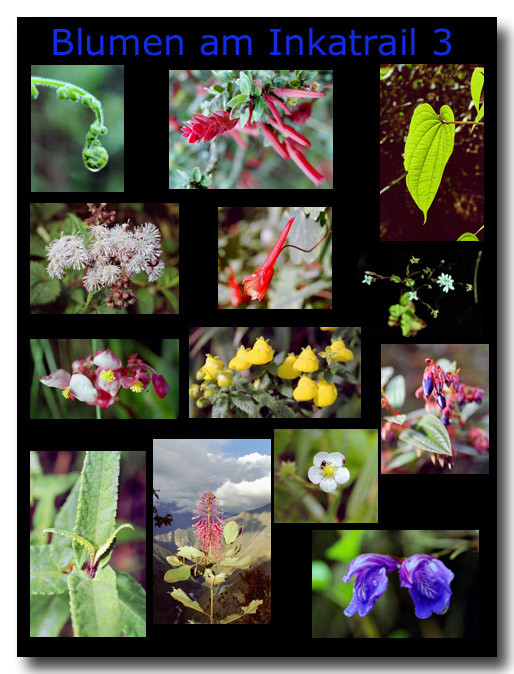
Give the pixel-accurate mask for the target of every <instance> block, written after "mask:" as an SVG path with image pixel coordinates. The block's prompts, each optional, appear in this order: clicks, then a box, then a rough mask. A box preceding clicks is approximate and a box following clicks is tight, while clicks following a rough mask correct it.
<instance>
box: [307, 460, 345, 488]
mask: <svg viewBox="0 0 514 674" xmlns="http://www.w3.org/2000/svg"><path fill="white" fill-rule="evenodd" d="M312 462H313V464H314V465H313V466H311V467H310V468H309V472H308V473H307V476H308V478H309V480H310V481H311V482H313V483H314V484H319V486H320V489H322V490H323V491H325V492H327V493H329V494H330V493H331V492H333V491H335V490H336V489H337V487H338V485H340V484H345V483H346V482H348V480H349V479H350V471H349V470H348V468H345V467H344V463H345V457H344V454H341V452H318V454H316V456H315V457H314V459H313V461H312Z"/></svg>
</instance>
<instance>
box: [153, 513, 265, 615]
mask: <svg viewBox="0 0 514 674" xmlns="http://www.w3.org/2000/svg"><path fill="white" fill-rule="evenodd" d="M231 520H234V521H235V522H236V523H237V524H238V526H240V527H241V526H242V527H243V532H242V534H241V535H240V536H239V537H238V539H237V544H241V553H240V554H241V555H245V556H246V555H248V556H250V557H252V559H253V563H252V566H251V567H250V573H245V571H244V570H240V569H233V570H231V569H230V568H227V567H223V568H221V567H219V568H216V567H215V568H214V571H215V572H216V573H220V572H222V571H223V572H225V573H227V579H226V582H225V583H224V584H223V585H221V586H220V588H219V589H220V591H219V592H218V594H219V595H220V596H219V598H218V600H217V601H215V612H217V611H218V610H220V612H221V615H222V616H224V615H228V614H230V613H238V612H239V610H238V607H239V606H242V605H245V604H247V603H249V601H251V599H261V598H265V596H264V595H265V594H269V593H268V591H267V587H268V586H269V583H270V581H269V575H270V572H271V504H268V505H266V506H263V507H261V508H256V509H255V510H251V511H243V512H241V513H239V514H238V515H233V516H231V517H227V518H226V519H225V522H229V521H231ZM189 522H191V520H190V519H189ZM183 545H193V546H195V545H196V535H195V530H194V529H193V528H192V527H189V528H187V529H174V530H169V531H166V532H163V533H158V534H156V535H154V540H153V577H154V597H153V606H154V618H153V622H154V623H156V624H178V623H184V622H186V621H187V620H188V619H189V618H193V619H194V620H198V618H199V616H200V619H201V617H202V616H201V615H200V614H199V613H195V612H194V611H191V610H190V609H186V608H185V607H184V606H183V605H182V604H180V602H177V601H176V600H175V599H173V597H170V595H169V592H170V591H171V590H172V589H173V588H174V587H175V588H176V589H178V588H180V589H182V590H184V592H185V593H186V594H188V595H189V596H190V597H191V598H193V599H195V600H196V601H198V602H199V603H200V605H201V606H203V607H207V606H208V605H209V600H210V596H209V591H208V590H207V588H206V585H205V583H204V580H203V578H202V577H199V578H190V579H189V580H187V581H180V582H177V583H173V584H170V583H166V582H164V580H163V578H164V574H165V573H166V571H168V570H169V569H170V568H171V566H170V565H169V564H168V562H167V561H166V557H167V556H169V555H172V554H176V552H177V549H178V548H179V547H181V546H183ZM249 583H251V592H252V596H251V597H250V598H248V596H247V595H248V591H249ZM228 587H230V592H224V590H226V589H227V588H228ZM254 587H255V590H254ZM253 592H256V593H257V596H255V595H254V594H253ZM259 593H260V594H261V595H262V596H259ZM263 607H264V604H263V605H262V606H261V608H263ZM258 613H259V612H258ZM256 615H258V614H256Z"/></svg>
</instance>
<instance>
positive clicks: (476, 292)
mask: <svg viewBox="0 0 514 674" xmlns="http://www.w3.org/2000/svg"><path fill="white" fill-rule="evenodd" d="M479 231H480V230H479ZM481 257H482V251H481V250H479V251H478V255H477V261H476V262H475V276H474V277H473V288H474V290H475V304H478V287H477V280H478V266H479V264H480V259H481Z"/></svg>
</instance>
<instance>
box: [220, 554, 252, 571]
mask: <svg viewBox="0 0 514 674" xmlns="http://www.w3.org/2000/svg"><path fill="white" fill-rule="evenodd" d="M252 563H253V559H252V558H251V557H250V556H249V555H243V556H242V557H225V558H224V559H222V560H220V561H219V562H218V566H228V567H232V568H234V569H236V568H237V569H247V568H248V567H249V566H251V565H252Z"/></svg>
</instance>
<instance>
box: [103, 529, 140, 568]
mask: <svg viewBox="0 0 514 674" xmlns="http://www.w3.org/2000/svg"><path fill="white" fill-rule="evenodd" d="M121 529H134V527H133V526H132V524H129V523H128V522H125V524H120V526H119V527H118V528H117V529H116V531H115V532H114V533H113V534H111V535H110V536H109V538H108V539H107V540H106V542H105V543H104V544H103V545H102V546H100V547H99V548H98V550H97V551H96V553H95V559H94V561H93V565H94V566H96V565H97V564H98V562H99V560H100V559H101V557H103V555H105V553H106V552H107V550H108V549H109V548H110V547H111V545H112V544H113V543H114V540H115V538H116V536H117V534H118V531H121Z"/></svg>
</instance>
